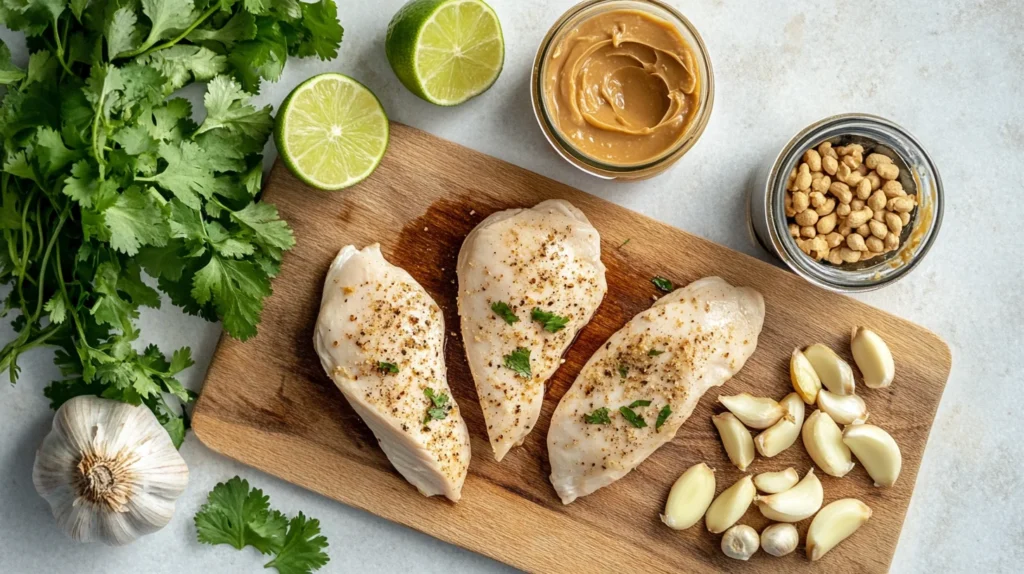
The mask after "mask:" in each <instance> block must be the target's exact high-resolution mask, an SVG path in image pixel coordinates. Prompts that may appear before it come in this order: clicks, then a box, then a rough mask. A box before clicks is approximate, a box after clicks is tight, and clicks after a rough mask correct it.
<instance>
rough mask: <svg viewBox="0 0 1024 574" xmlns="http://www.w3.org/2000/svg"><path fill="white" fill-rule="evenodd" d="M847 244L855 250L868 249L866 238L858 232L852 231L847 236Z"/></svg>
mask: <svg viewBox="0 0 1024 574" xmlns="http://www.w3.org/2000/svg"><path fill="white" fill-rule="evenodd" d="M846 246H847V247H849V248H850V249H853V250H854V251H867V250H868V248H867V245H865V244H864V238H863V237H861V236H860V235H858V234H856V233H851V234H849V235H847V236H846Z"/></svg>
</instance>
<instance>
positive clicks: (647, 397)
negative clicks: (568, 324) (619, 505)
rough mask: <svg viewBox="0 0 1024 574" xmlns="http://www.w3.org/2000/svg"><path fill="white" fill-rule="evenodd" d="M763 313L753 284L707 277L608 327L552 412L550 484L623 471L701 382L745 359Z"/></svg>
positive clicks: (605, 479)
mask: <svg viewBox="0 0 1024 574" xmlns="http://www.w3.org/2000/svg"><path fill="white" fill-rule="evenodd" d="M763 323H764V300H763V299H762V298H761V294H760V293H758V292H757V291H755V290H753V289H750V288H748V287H733V286H732V285H729V284H728V283H726V282H725V281H723V280H722V279H719V278H718V277H707V278H704V279H700V280H698V281H694V282H693V283H691V284H689V285H688V286H686V287H684V288H681V289H677V290H676V291H673V292H672V293H670V294H668V295H666V296H664V297H662V298H661V299H659V300H658V301H657V302H655V303H654V305H653V306H651V308H650V309H648V310H646V311H643V312H642V313H640V314H638V315H636V316H635V317H633V318H632V319H631V320H630V321H629V322H628V323H626V325H625V326H624V327H622V328H621V329H619V330H618V331H616V332H615V334H613V335H612V336H611V337H610V338H609V339H608V341H607V342H606V343H605V344H604V346H602V347H601V348H600V349H599V350H598V351H597V352H596V353H594V356H592V357H591V358H590V360H589V361H587V364H586V365H584V367H583V369H582V370H581V371H580V374H579V376H578V377H577V378H576V381H575V382H574V383H573V385H572V387H571V388H570V389H569V391H568V392H566V393H565V396H563V397H562V400H561V402H559V403H558V408H556V409H555V413H554V415H553V416H552V418H551V427H550V428H549V430H548V457H549V459H550V462H551V484H552V485H554V487H555V490H556V491H557V492H558V496H559V497H561V499H562V502H563V503H564V504H569V503H570V502H572V501H574V500H576V499H577V498H578V497H580V496H586V495H588V494H590V493H592V492H594V491H595V490H597V489H599V488H601V487H604V486H608V485H609V484H611V483H613V482H615V481H616V480H618V479H620V478H622V477H623V476H626V474H628V473H629V471H631V470H633V469H634V468H636V466H637V465H638V464H640V463H641V462H643V461H644V460H645V459H646V458H647V457H648V456H650V455H651V454H653V453H654V451H656V450H658V447H660V446H661V445H663V444H665V443H667V442H669V441H670V440H672V438H673V437H675V435H676V431H677V430H679V427H680V426H681V425H682V424H683V423H684V422H686V419H687V418H689V416H690V413H692V412H693V409H694V407H696V406H697V402H698V401H699V400H700V398H701V396H703V395H704V392H705V391H707V390H708V389H710V388H712V387H717V386H719V385H721V384H723V383H725V382H726V381H728V380H729V379H730V378H732V376H733V375H735V374H736V373H737V372H738V371H739V370H740V369H741V368H743V364H744V363H746V361H747V358H749V357H750V355H751V354H752V353H753V352H754V349H755V347H757V337H758V335H759V334H760V332H761V326H762V324H763Z"/></svg>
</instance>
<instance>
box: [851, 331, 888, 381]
mask: <svg viewBox="0 0 1024 574" xmlns="http://www.w3.org/2000/svg"><path fill="white" fill-rule="evenodd" d="M850 350H851V351H852V352H853V360H854V362H856V363H857V368H858V369H860V374H862V375H864V384H865V385H867V386H868V388H871V389H881V388H883V387H888V386H889V385H891V384H892V379H893V377H895V376H896V363H895V362H893V360H892V351H890V350H889V345H886V344H885V341H883V340H882V338H881V337H879V336H878V334H877V333H875V332H874V331H872V330H870V329H865V328H864V327H856V328H854V329H853V334H852V335H850Z"/></svg>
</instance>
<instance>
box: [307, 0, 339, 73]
mask: <svg viewBox="0 0 1024 574" xmlns="http://www.w3.org/2000/svg"><path fill="white" fill-rule="evenodd" d="M301 6H302V27H303V29H304V33H303V34H302V39H301V40H300V42H299V44H298V48H297V50H296V51H297V54H298V55H299V56H300V57H309V56H314V55H315V56H318V57H319V58H320V59H321V60H332V59H334V58H335V57H337V56H338V43H339V42H341V37H342V34H343V33H344V30H343V29H342V27H341V24H339V23H338V7H337V6H336V5H335V3H334V0H323V1H322V2H315V3H302V4H301Z"/></svg>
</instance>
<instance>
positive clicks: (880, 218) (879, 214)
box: [868, 206, 888, 223]
mask: <svg viewBox="0 0 1024 574" xmlns="http://www.w3.org/2000/svg"><path fill="white" fill-rule="evenodd" d="M868 209H871V208H870V206H869V207H868ZM872 211H874V210H872ZM886 213H888V212H887V211H885V210H884V209H881V210H879V211H875V214H874V215H872V216H871V220H872V221H877V222H879V223H885V214H886Z"/></svg>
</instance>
